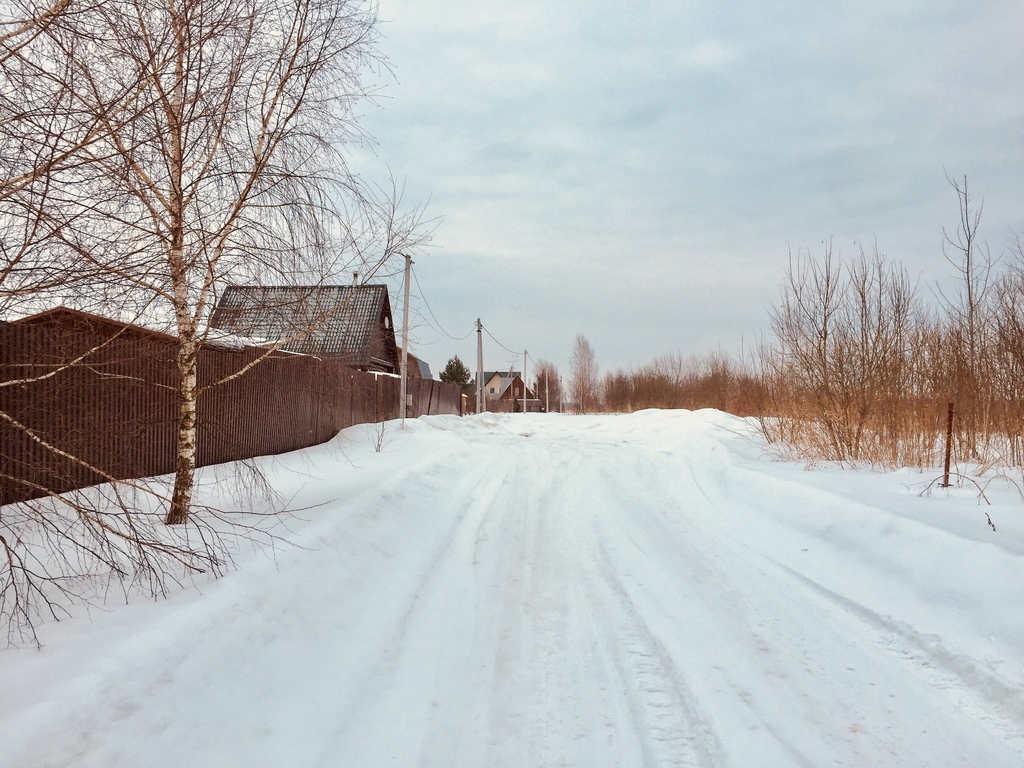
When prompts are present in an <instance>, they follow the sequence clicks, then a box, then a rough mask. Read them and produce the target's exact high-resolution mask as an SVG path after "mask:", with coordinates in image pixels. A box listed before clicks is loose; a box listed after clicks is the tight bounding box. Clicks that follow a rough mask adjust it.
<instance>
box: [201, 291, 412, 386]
mask: <svg viewBox="0 0 1024 768" xmlns="http://www.w3.org/2000/svg"><path fill="white" fill-rule="evenodd" d="M210 326H211V327H212V328H217V329H219V330H222V331H226V332H228V333H231V334H234V335H236V336H242V337H248V338H250V339H262V340H264V341H265V342H267V343H271V344H277V343H281V347H282V348H283V349H286V350H289V351H292V352H301V353H303V354H308V355H317V356H318V357H328V358H333V359H337V360H340V361H341V362H343V363H345V364H346V365H351V366H353V367H356V368H362V369H364V370H373V371H386V372H388V373H394V372H395V370H397V367H398V353H397V347H396V345H395V331H394V324H393V322H392V319H391V301H390V299H389V298H388V289H387V286H385V285H319V286H315V287H308V286H305V287H304V286H252V285H234V286H229V287H228V288H226V289H225V291H224V293H223V294H222V295H221V297H220V300H219V301H218V302H217V306H216V308H215V309H214V310H213V316H212V317H211V318H210ZM282 342H283V343H282Z"/></svg>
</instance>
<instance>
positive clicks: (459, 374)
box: [439, 355, 473, 387]
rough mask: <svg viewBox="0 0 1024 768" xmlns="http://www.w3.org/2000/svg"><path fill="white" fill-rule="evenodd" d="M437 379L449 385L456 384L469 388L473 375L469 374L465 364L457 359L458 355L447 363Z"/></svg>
mask: <svg viewBox="0 0 1024 768" xmlns="http://www.w3.org/2000/svg"><path fill="white" fill-rule="evenodd" d="M439 378H440V379H441V381H446V382H448V383H449V384H458V385H459V386H462V387H467V386H469V382H470V380H471V379H472V378H473V374H472V373H470V371H469V368H467V367H466V364H465V363H464V362H462V361H461V360H460V359H459V356H458V355H456V356H455V357H453V358H452V359H451V360H449V361H448V363H447V365H445V367H444V370H443V371H441V375H440V377H439Z"/></svg>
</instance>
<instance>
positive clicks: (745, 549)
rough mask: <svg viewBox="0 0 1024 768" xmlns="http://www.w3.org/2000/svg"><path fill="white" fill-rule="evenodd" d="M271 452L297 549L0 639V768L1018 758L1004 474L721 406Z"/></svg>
mask: <svg viewBox="0 0 1024 768" xmlns="http://www.w3.org/2000/svg"><path fill="white" fill-rule="evenodd" d="M378 442H381V443H382V450H380V451H379V452H377V451H376V450H375V448H376V447H377V443H378ZM265 468H266V470H267V472H268V473H269V475H270V477H271V479H272V481H273V483H274V484H275V486H276V487H277V488H278V490H280V491H281V492H282V493H284V494H285V495H286V496H288V497H290V498H291V503H292V505H293V506H294V507H296V508H304V511H302V512H300V513H298V515H297V517H296V519H294V520H293V521H292V522H291V525H290V532H289V533H288V534H287V535H288V537H289V539H290V541H291V542H293V544H292V545H289V546H285V547H279V548H278V549H277V550H276V553H275V555H274V556H273V557H270V556H268V555H266V554H265V553H264V554H261V553H251V552H250V553H248V554H243V555H240V556H239V557H238V558H237V561H238V568H237V570H234V571H232V572H230V573H229V574H228V575H227V576H226V577H224V578H221V579H218V580H211V581H208V582H204V583H202V584H201V585H199V589H198V590H197V589H193V588H191V587H188V588H185V589H182V590H180V591H178V592H176V593H175V594H173V595H172V596H171V597H170V599H168V600H161V601H157V602H147V601H143V600H133V601H131V602H130V603H129V604H127V605H124V604H121V605H111V604H109V603H108V605H107V606H106V609H105V610H95V609H94V610H92V611H91V612H90V613H89V614H85V613H83V612H79V613H78V614H76V615H75V616H74V617H73V618H72V619H70V620H66V621H62V622H60V623H48V624H44V625H43V626H41V627H40V633H41V638H42V640H43V644H44V647H43V648H42V650H36V649H35V648H33V647H18V648H12V649H8V650H3V651H0V690H2V692H3V693H2V696H0V765H2V766H4V767H5V768H8V767H9V768H23V767H24V768H35V767H37V766H76V767H77V766H95V767H96V768H99V767H100V766H103V767H104V768H111V767H115V766H133V767H134V766H147V767H148V768H157V767H159V766H173V767H174V768H183V767H185V766H212V767H218V766H221V767H233V766H239V767H240V768H241V767H243V766H244V767H246V768H252V767H253V766H290V767H298V768H302V767H305V766H323V767H324V768H335V767H337V766H360V767H362V766H444V767H445V768H451V767H453V766H474V767H476V766H523V767H533V766H585V767H592V766H630V767H632V766H707V767H708V768H713V767H717V766H740V767H746V766H752V767H754V766H769V767H771V766H856V767H857V768H865V767H866V766H889V767H891V766H900V767H903V766H928V767H929V768H937V767H939V766H984V767H985V768H995V767H998V766H1007V767H1008V768H1009V767H1011V766H1012V767H1014V768H1019V766H1022V765H1024V663H1022V662H1024V525H1022V523H1021V521H1022V519H1024V502H1022V501H1021V498H1020V496H1019V495H1018V493H1017V491H1016V490H1015V488H1014V485H1013V483H1012V482H1010V481H1009V480H1007V481H999V482H997V483H995V484H994V485H992V486H990V487H989V488H988V489H987V494H986V495H987V496H988V497H989V498H990V500H992V501H993V505H992V506H986V505H985V503H984V501H983V500H981V499H979V498H978V495H977V490H976V489H973V488H966V487H965V488H960V489H958V488H953V489H950V490H940V489H938V488H933V489H932V490H931V492H930V493H925V494H923V495H919V493H920V491H922V490H925V489H926V487H927V485H928V483H929V481H930V480H931V479H933V477H934V475H935V474H936V473H935V472H931V473H921V472H909V471H903V472H897V473H881V472H874V471H871V470H865V469H860V470H848V469H847V470H841V469H836V468H810V469H809V468H807V467H804V466H803V465H798V464H794V463H791V462H784V461H778V460H773V458H772V457H771V456H770V454H769V453H768V452H766V450H765V447H764V446H763V444H761V443H760V442H759V441H758V439H757V438H756V436H754V435H753V434H752V430H751V428H750V426H749V425H748V424H747V423H746V422H743V421H741V420H739V419H734V418H732V417H729V416H726V415H723V414H721V413H718V412H714V411H700V412H696V413H690V412H685V411H674V412H673V411H670V412H657V411H646V412H642V413H638V414H634V415H630V416H577V417H573V416H559V415H528V416H522V415H503V416H499V415H482V416H477V417H467V418H462V419H459V418H456V417H430V418H424V419H420V420H417V421H411V422H408V423H407V425H406V428H405V429H404V430H403V429H401V428H400V427H399V425H398V424H396V423H389V424H388V425H387V426H386V428H385V431H384V432H383V434H382V435H381V434H379V433H378V431H377V430H376V429H374V428H373V427H355V428H352V429H349V430H346V431H345V432H343V433H342V434H341V435H340V436H339V437H338V438H336V439H335V440H334V441H332V442H331V443H329V444H327V445H325V446H320V447H318V448H315V449H311V450H307V451H302V452H297V453H294V454H289V455H287V456H282V457H276V458H273V459H267V460H265ZM986 513H987V514H988V515H990V516H991V519H992V521H993V522H994V523H995V525H996V527H997V529H998V530H996V531H993V530H992V529H991V528H990V527H989V525H988V522H987V520H986Z"/></svg>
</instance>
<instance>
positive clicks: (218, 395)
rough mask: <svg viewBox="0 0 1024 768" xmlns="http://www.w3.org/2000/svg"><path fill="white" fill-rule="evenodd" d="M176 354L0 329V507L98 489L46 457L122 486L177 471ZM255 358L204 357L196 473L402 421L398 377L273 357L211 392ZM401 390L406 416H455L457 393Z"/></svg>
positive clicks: (418, 385) (138, 339)
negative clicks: (363, 426)
mask: <svg viewBox="0 0 1024 768" xmlns="http://www.w3.org/2000/svg"><path fill="white" fill-rule="evenodd" d="M175 353H176V346H175V344H174V343H173V342H168V341H166V340H164V339H161V338H159V337H156V336H153V335H148V334H145V333H134V332H133V331H131V330H129V331H124V332H120V333H114V332H112V331H106V332H102V331H95V332H89V331H85V330H67V329H62V328H54V327H39V326H32V325H21V324H11V323H0V414H4V415H5V416H6V418H3V419H0V462H2V466H0V504H8V503H11V502H14V501H22V500H25V499H29V498H34V497H38V496H41V495H45V491H44V490H42V489H46V490H49V491H51V492H57V493H60V492H63V491H67V490H71V489H73V488H79V487H82V486H85V485H92V484H94V483H97V482H102V481H103V479H104V478H103V476H102V475H101V474H98V473H97V472H95V471H92V470H90V469H89V468H88V467H86V466H83V464H82V463H79V462H75V461H72V460H70V459H68V458H65V457H63V456H61V455H60V454H59V453H57V452H56V451H55V450H53V449H57V450H58V451H63V452H65V453H67V454H69V455H70V456H73V457H76V458H78V459H81V462H84V463H85V464H87V465H89V466H91V467H95V468H97V469H99V470H101V471H102V472H103V473H105V474H107V475H110V476H111V477H115V478H119V479H126V478H132V477H146V476H150V475H158V474H164V473H168V472H172V471H173V470H174V458H175V436H176V427H177V418H178V404H177V395H176V384H177V381H178V375H177V370H176V367H175V365H174V356H175ZM261 354H263V353H262V352H260V351H258V350H252V349H246V350H233V349H223V348H217V347H203V348H202V349H201V351H200V354H199V383H200V386H208V387H210V388H209V389H207V390H206V391H204V392H203V394H201V395H200V397H199V402H198V409H199V423H200V434H199V443H198V449H197V450H198V453H197V462H198V464H199V466H206V465H209V464H220V463H223V462H227V461H236V460H239V459H246V458H251V457H253V456H262V455H268V454H275V453H283V452H285V451H292V450H297V449H299V448H306V447H309V446H311V445H317V444H319V443H322V442H325V441H326V440H329V439H331V438H332V437H333V436H334V435H336V434H337V433H338V432H339V431H340V430H342V429H344V428H345V427H349V426H352V425H353V424H360V423H368V422H376V421H384V420H387V419H393V418H397V416H398V415H399V408H398V400H399V390H400V382H399V380H398V379H397V378H393V377H388V376H375V375H373V374H369V373H364V372H362V371H358V370H355V369H352V368H348V367H346V366H343V365H341V364H338V363H334V362H331V361H325V360H320V359H318V358H315V357H309V356H303V355H294V354H285V353H275V354H273V355H271V356H269V357H267V358H266V359H265V360H262V361H261V362H260V363H259V364H257V365H256V366H254V367H253V368H252V369H251V370H249V371H247V372H246V373H245V374H243V375H242V376H239V377H238V378H236V379H232V380H230V381H227V382H225V383H222V384H217V382H220V381H222V380H223V379H225V378H227V377H228V376H230V375H231V374H233V373H235V372H237V371H238V370H240V369H241V368H242V367H244V366H245V365H246V364H247V363H249V362H252V361H253V360H255V359H257V358H258V357H259V356H260V355H261ZM16 381H23V382H24V383H17V384H13V385H10V384H9V385H7V386H4V383H5V382H16ZM408 386H409V392H410V395H411V402H412V406H411V409H410V416H413V417H415V416H421V415H427V414H458V413H459V412H460V403H461V390H460V388H459V387H458V386H456V385H453V384H444V383H442V382H437V381H431V380H410V381H409V382H408ZM12 420H13V421H14V422H17V423H18V424H20V425H21V426H17V425H15V424H13V423H12ZM26 430H27V431H26ZM41 442H42V443H46V444H47V445H49V446H51V447H46V446H44V445H42V444H41Z"/></svg>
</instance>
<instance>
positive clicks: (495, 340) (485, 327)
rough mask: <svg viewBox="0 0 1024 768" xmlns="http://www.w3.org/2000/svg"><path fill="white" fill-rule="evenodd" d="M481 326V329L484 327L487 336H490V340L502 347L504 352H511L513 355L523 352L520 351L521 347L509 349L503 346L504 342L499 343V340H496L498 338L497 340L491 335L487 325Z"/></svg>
mask: <svg viewBox="0 0 1024 768" xmlns="http://www.w3.org/2000/svg"><path fill="white" fill-rule="evenodd" d="M482 327H483V329H484V332H485V333H486V334H487V335H488V336H490V337H491V341H493V342H494V343H495V344H497V345H498V346H499V347H501V348H502V349H504V350H505V351H506V352H511V353H512V354H513V355H516V356H519V355H521V354H523V351H522V350H521V349H519V350H516V349H509V348H508V347H506V346H505V345H504V344H502V343H501V342H500V341H498V340H497V339H496V338H494V336H493V335H491V332H490V331H488V330H487V326H482Z"/></svg>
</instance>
